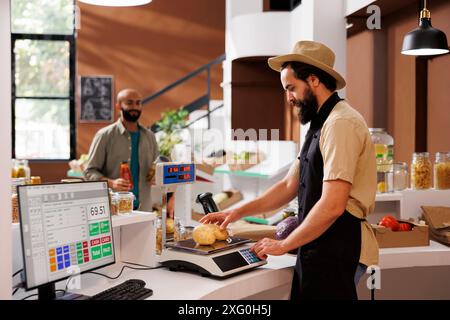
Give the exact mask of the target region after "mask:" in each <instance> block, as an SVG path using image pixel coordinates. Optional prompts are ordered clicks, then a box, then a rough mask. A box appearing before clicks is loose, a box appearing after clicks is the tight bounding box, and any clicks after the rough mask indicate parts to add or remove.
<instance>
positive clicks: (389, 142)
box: [369, 128, 394, 193]
mask: <svg viewBox="0 0 450 320" xmlns="http://www.w3.org/2000/svg"><path fill="white" fill-rule="evenodd" d="M369 133H370V137H371V138H372V142H373V144H374V149H375V158H376V164H377V193H385V192H393V191H394V170H393V163H394V138H392V136H390V135H389V134H388V133H387V132H386V130H385V129H383V128H369Z"/></svg>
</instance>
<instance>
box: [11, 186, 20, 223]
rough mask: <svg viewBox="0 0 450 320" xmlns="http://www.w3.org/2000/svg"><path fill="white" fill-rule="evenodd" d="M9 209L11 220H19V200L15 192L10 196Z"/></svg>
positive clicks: (16, 221) (14, 221)
mask: <svg viewBox="0 0 450 320" xmlns="http://www.w3.org/2000/svg"><path fill="white" fill-rule="evenodd" d="M11 209H12V222H13V223H18V222H19V200H18V198H17V193H13V194H12V196H11Z"/></svg>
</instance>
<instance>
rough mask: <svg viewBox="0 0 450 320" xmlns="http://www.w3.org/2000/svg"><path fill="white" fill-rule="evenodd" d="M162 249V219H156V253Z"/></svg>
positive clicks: (159, 252)
mask: <svg viewBox="0 0 450 320" xmlns="http://www.w3.org/2000/svg"><path fill="white" fill-rule="evenodd" d="M161 250H162V219H161V218H160V217H159V218H157V219H156V254H158V255H160V254H161Z"/></svg>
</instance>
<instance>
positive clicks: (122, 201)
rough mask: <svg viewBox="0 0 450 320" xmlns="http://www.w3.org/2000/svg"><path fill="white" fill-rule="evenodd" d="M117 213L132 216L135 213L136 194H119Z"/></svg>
mask: <svg viewBox="0 0 450 320" xmlns="http://www.w3.org/2000/svg"><path fill="white" fill-rule="evenodd" d="M116 196H117V201H118V205H117V213H118V214H121V215H127V214H130V213H131V212H132V211H133V201H134V194H133V193H132V192H117V193H116Z"/></svg>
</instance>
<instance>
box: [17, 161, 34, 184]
mask: <svg viewBox="0 0 450 320" xmlns="http://www.w3.org/2000/svg"><path fill="white" fill-rule="evenodd" d="M15 165H16V166H15V168H16V169H15V172H16V177H17V178H26V180H27V181H28V180H30V176H31V170H30V166H29V165H28V160H16V164H15Z"/></svg>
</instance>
